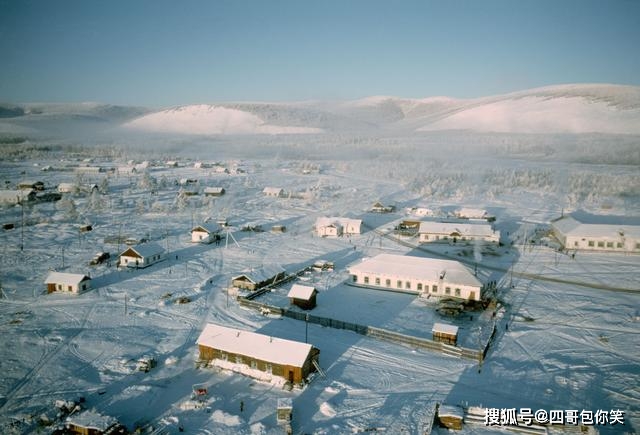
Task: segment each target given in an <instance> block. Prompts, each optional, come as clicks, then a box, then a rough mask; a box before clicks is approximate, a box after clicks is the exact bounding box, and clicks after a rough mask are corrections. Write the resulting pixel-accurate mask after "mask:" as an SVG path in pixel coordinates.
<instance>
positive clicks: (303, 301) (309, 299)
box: [287, 284, 318, 310]
mask: <svg viewBox="0 0 640 435" xmlns="http://www.w3.org/2000/svg"><path fill="white" fill-rule="evenodd" d="M317 294H318V290H316V289H315V287H311V286H307V285H300V284H294V285H292V286H291V290H289V294H287V297H288V298H289V302H290V303H291V305H295V306H298V307H300V308H302V309H303V310H312V309H313V308H315V306H316V295H317Z"/></svg>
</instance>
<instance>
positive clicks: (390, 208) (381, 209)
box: [370, 202, 396, 213]
mask: <svg viewBox="0 0 640 435" xmlns="http://www.w3.org/2000/svg"><path fill="white" fill-rule="evenodd" d="M370 211H371V212H373V213H392V212H394V211H396V206H395V205H384V204H382V203H381V202H376V203H375V204H373V206H371V210H370Z"/></svg>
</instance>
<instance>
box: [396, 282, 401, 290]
mask: <svg viewBox="0 0 640 435" xmlns="http://www.w3.org/2000/svg"><path fill="white" fill-rule="evenodd" d="M396 287H398V288H402V281H400V280H398V282H396Z"/></svg>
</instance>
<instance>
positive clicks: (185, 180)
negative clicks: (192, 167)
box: [180, 178, 198, 186]
mask: <svg viewBox="0 0 640 435" xmlns="http://www.w3.org/2000/svg"><path fill="white" fill-rule="evenodd" d="M194 184H198V180H197V179H195V178H181V179H180V185H181V186H191V185H194Z"/></svg>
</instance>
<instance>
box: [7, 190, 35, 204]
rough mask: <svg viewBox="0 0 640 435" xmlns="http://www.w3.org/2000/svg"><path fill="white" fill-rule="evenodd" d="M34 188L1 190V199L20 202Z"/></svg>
mask: <svg viewBox="0 0 640 435" xmlns="http://www.w3.org/2000/svg"><path fill="white" fill-rule="evenodd" d="M31 192H32V190H24V189H23V190H0V201H3V202H18V201H21V200H23V199H25V198H27V197H28V196H29V194H30V193H31Z"/></svg>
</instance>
